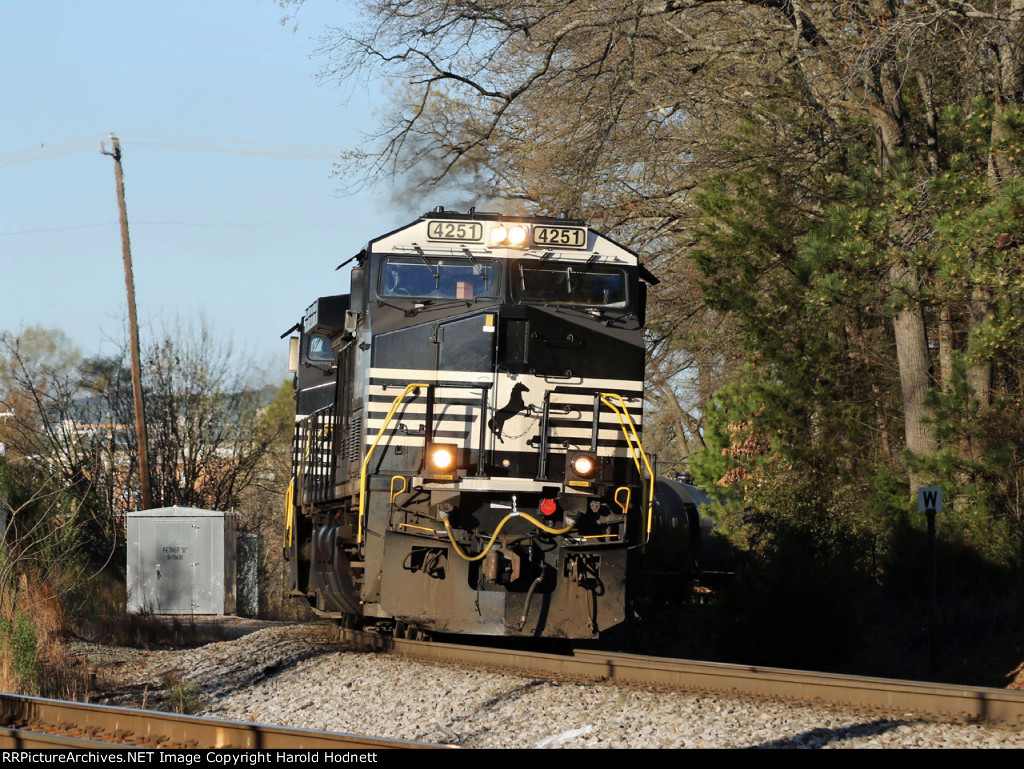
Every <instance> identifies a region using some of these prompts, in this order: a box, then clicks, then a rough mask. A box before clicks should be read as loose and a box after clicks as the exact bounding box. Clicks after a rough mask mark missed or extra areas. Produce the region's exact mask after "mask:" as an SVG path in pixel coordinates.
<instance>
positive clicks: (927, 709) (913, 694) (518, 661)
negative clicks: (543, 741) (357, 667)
mask: <svg viewBox="0 0 1024 769" xmlns="http://www.w3.org/2000/svg"><path fill="white" fill-rule="evenodd" d="M339 632H340V636H341V639H342V640H343V641H345V642H347V643H351V644H355V645H359V646H362V647H363V648H370V649H377V650H388V651H391V652H394V653H396V654H402V655H404V656H407V657H411V658H415V659H422V660H445V661H452V662H458V663H460V664H466V665H485V666H488V667H496V668H513V669H516V670H520V671H525V672H528V673H531V674H534V675H558V676H570V677H574V678H583V679H589V680H595V681H613V682H619V683H629V684H641V685H648V686H669V687H674V688H679V689H684V690H697V691H713V692H720V693H736V694H743V695H752V696H772V697H781V698H789V699H794V700H801V701H820V702H828V703H833V704H835V705H848V706H854V707H863V708H884V709H887V710H891V711H894V712H895V711H898V712H899V713H900V714H901V715H903V714H907V713H912V714H914V715H915V716H929V717H934V718H966V719H972V720H977V721H997V722H1005V723H1011V724H1021V723H1024V691H1017V690H1010V689H994V688H988V687H973V686H956V685H950V684H932V683H923V682H919V681H901V680H897V679H891V678H864V677H860V676H850V675H839V674H834V673H814V672H806V671H799V670H786V669H782V668H767V667H756V666H750V665H729V664H723V663H715V662H697V661H693V660H681V659H671V658H666V657H646V656H641V655H635V654H620V653H615V652H604V651H591V650H576V651H575V652H574V653H573V654H572V655H559V654H544V653H539V652H524V651H514V650H507V649H493V648H484V647H476V646H462V645H460V644H448V643H437V642H432V641H412V640H405V639H393V638H387V637H382V636H379V635H375V634H372V633H365V632H362V631H353V630H341V631H339Z"/></svg>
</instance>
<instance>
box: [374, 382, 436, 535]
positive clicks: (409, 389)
mask: <svg viewBox="0 0 1024 769" xmlns="http://www.w3.org/2000/svg"><path fill="white" fill-rule="evenodd" d="M429 386H430V385H428V384H424V383H423V382H414V383H413V384H410V385H406V387H405V389H404V390H403V391H402V394H401V395H399V396H397V397H396V398H395V400H394V401H393V402H392V403H391V408H390V409H389V410H388V415H387V416H386V417H384V424H382V425H381V426H380V429H379V430H378V431H377V437H376V438H374V439H373V445H372V446H370V450H369V451H367V452H366V458H365V459H364V460H363V467H362V470H361V471H360V473H359V519H358V526H357V531H356V545H358V546H359V547H362V545H363V521H364V519H365V516H366V469H367V468H368V467H369V466H370V458H371V457H373V452H374V451H376V450H377V444H378V443H380V439H381V438H382V437H383V436H384V431H385V430H387V429H388V425H389V424H391V420H392V419H393V418H394V416H395V412H396V411H398V407H399V406H400V405H401V403H402V401H403V400H405V396H407V395H408V394H409V393H410V392H412V391H413V390H418V389H419V388H421V387H429Z"/></svg>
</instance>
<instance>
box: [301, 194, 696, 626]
mask: <svg viewBox="0 0 1024 769" xmlns="http://www.w3.org/2000/svg"><path fill="white" fill-rule="evenodd" d="M350 261H354V262H355V264H354V265H353V267H352V274H351V289H350V293H349V294H345V295H336V296H324V297H320V298H318V299H317V300H316V301H315V302H313V303H312V304H311V305H310V307H309V309H308V310H307V311H306V313H305V315H304V316H303V318H302V321H301V322H300V323H299V324H297V325H296V327H295V328H294V329H293V330H298V332H299V334H298V337H297V338H295V337H293V354H292V359H293V361H292V362H293V364H294V365H295V368H296V370H297V374H296V384H297V396H296V397H297V409H296V412H297V414H296V424H295V437H294V444H293V447H294V456H293V458H294V462H293V465H294V477H293V479H292V484H291V487H290V490H289V495H288V504H287V513H286V518H287V521H286V527H285V541H284V552H285V557H286V558H287V559H288V560H289V562H290V579H291V591H292V594H293V595H296V596H301V597H302V598H304V599H306V600H308V601H309V603H310V605H311V606H312V607H313V609H314V610H315V611H317V612H318V613H320V614H322V615H325V616H330V617H335V618H337V619H338V620H339V621H342V622H346V623H357V622H373V621H378V622H386V623H394V626H395V627H396V628H398V629H399V630H401V629H403V628H413V629H421V630H423V631H428V632H443V633H464V634H475V635H500V636H537V637H559V638H593V637H596V636H598V635H599V634H601V633H604V632H605V631H608V630H610V629H612V628H615V627H616V626H618V625H620V624H621V623H623V622H624V621H625V620H626V619H627V617H629V616H630V612H631V601H632V596H631V594H630V589H631V580H632V579H633V575H634V574H635V573H636V571H637V570H638V569H641V568H642V567H643V550H644V547H645V545H647V544H648V542H649V540H650V537H651V531H652V524H653V521H654V497H655V484H654V471H653V468H654V466H655V463H654V461H653V459H652V458H651V457H650V456H649V455H648V454H647V452H646V451H645V450H644V447H643V445H642V443H641V423H642V419H643V408H644V339H643V335H644V306H645V300H646V289H647V286H648V285H649V284H650V285H653V284H655V283H657V280H656V278H655V277H654V276H653V275H652V274H651V273H650V272H649V271H648V270H647V269H646V268H645V267H644V266H643V265H641V264H640V261H639V259H638V257H637V255H636V254H635V253H633V252H632V251H630V250H629V249H627V248H624V247H623V246H621V245H619V244H618V243H616V242H615V241H613V240H611V239H610V238H608V237H606V236H604V235H601V234H600V233H598V232H596V231H594V230H593V229H591V228H590V227H588V226H587V225H586V224H585V223H583V222H581V221H574V220H569V219H566V218H547V217H517V216H505V215H500V214H495V213H479V212H476V211H473V210H470V211H469V212H468V213H458V212H455V211H446V210H444V209H443V208H437V209H435V210H433V211H431V212H429V213H427V214H425V215H423V216H422V217H420V218H419V219H417V220H416V221H414V222H412V223H411V224H408V225H407V226H404V227H401V228H399V229H396V230H394V231H392V232H389V233H387V234H385V235H381V236H380V237H378V238H375V239H373V240H371V241H370V242H369V244H368V245H367V246H366V248H365V249H363V250H362V251H360V252H359V254H357V255H356V256H355V257H353V259H352V260H350ZM687 536H688V534H687Z"/></svg>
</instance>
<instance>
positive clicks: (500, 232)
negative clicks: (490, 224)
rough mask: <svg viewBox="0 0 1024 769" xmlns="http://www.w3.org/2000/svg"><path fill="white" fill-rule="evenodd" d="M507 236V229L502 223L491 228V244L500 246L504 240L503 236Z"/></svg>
mask: <svg viewBox="0 0 1024 769" xmlns="http://www.w3.org/2000/svg"><path fill="white" fill-rule="evenodd" d="M507 237H508V230H507V229H506V228H505V226H504V225H502V224H499V225H498V226H497V227H495V228H494V229H493V230H491V245H492V246H500V245H501V244H502V243H504V242H505V238H507Z"/></svg>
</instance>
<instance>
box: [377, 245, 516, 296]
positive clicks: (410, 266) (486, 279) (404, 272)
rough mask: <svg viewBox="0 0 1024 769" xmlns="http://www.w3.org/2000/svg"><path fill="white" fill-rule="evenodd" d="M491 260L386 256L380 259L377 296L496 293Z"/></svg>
mask: <svg viewBox="0 0 1024 769" xmlns="http://www.w3.org/2000/svg"><path fill="white" fill-rule="evenodd" d="M497 274H498V268H497V263H496V262H494V261H492V260H481V259H477V260H470V259H455V258H452V259H431V258H427V257H418V256H389V257H386V258H385V259H384V260H383V262H381V268H380V287H379V295H380V296H394V297H403V296H410V297H421V298H426V297H431V298H435V297H436V298H441V299H469V300H472V299H475V298H477V297H481V296H487V297H494V296H497V293H498V287H497Z"/></svg>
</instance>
